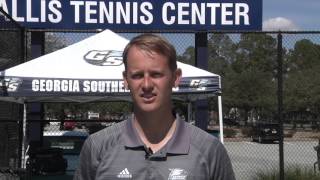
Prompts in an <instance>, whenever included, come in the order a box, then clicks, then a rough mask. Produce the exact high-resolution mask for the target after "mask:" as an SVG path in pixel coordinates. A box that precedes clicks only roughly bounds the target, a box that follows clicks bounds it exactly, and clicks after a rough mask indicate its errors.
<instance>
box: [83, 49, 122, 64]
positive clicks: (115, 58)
mask: <svg viewBox="0 0 320 180" xmlns="http://www.w3.org/2000/svg"><path fill="white" fill-rule="evenodd" d="M83 58H84V60H85V61H86V62H88V63H89V64H93V65H96V66H120V65H122V63H123V61H122V51H115V50H92V51H89V52H88V53H87V54H86V55H84V57H83Z"/></svg>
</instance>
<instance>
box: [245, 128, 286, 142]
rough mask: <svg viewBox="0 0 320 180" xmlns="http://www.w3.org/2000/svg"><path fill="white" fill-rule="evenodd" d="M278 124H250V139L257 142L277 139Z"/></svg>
mask: <svg viewBox="0 0 320 180" xmlns="http://www.w3.org/2000/svg"><path fill="white" fill-rule="evenodd" d="M279 139H280V134H279V124H276V123H257V124H254V125H253V126H252V134H251V140H252V141H257V142H259V143H264V142H272V143H273V142H275V141H279Z"/></svg>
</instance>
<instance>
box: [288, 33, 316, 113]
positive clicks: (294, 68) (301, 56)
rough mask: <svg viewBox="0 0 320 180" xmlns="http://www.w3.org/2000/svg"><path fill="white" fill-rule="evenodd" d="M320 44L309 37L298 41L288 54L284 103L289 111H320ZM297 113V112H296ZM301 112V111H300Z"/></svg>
mask: <svg viewBox="0 0 320 180" xmlns="http://www.w3.org/2000/svg"><path fill="white" fill-rule="evenodd" d="M319 59H320V46H319V45H318V44H315V43H313V42H311V41H310V40H307V39H302V40H300V41H297V42H296V44H295V46H294V48H293V49H292V50H290V51H289V54H288V62H289V66H288V71H289V72H288V75H287V76H286V79H285V86H284V87H285V88H284V93H285V96H284V97H285V98H284V105H285V108H286V111H288V112H300V114H301V113H304V112H305V111H310V112H313V113H316V114H318V115H319V113H320V72H319V68H320V61H319ZM296 114H297V113H296ZM298 114H299V113H298Z"/></svg>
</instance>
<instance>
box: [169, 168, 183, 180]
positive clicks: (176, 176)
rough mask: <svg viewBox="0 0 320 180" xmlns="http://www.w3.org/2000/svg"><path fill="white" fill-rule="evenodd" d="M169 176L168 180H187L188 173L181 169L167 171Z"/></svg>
mask: <svg viewBox="0 0 320 180" xmlns="http://www.w3.org/2000/svg"><path fill="white" fill-rule="evenodd" d="M169 170H170V174H169V177H168V180H185V179H187V176H188V172H187V171H186V170H184V169H181V168H173V169H169Z"/></svg>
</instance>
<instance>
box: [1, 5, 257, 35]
mask: <svg viewBox="0 0 320 180" xmlns="http://www.w3.org/2000/svg"><path fill="white" fill-rule="evenodd" d="M0 7H1V8H2V9H3V10H4V11H5V12H7V13H8V14H10V15H11V16H12V18H13V19H14V20H16V21H17V22H19V23H21V24H22V25H23V26H25V27H28V28H47V29H48V28H49V29H106V28H108V29H112V30H142V29H144V30H145V29H149V30H261V28H262V0H201V1H199V0H169V1H168V0H135V1H133V0H0ZM0 19H1V20H2V21H5V20H6V19H5V18H0Z"/></svg>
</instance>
